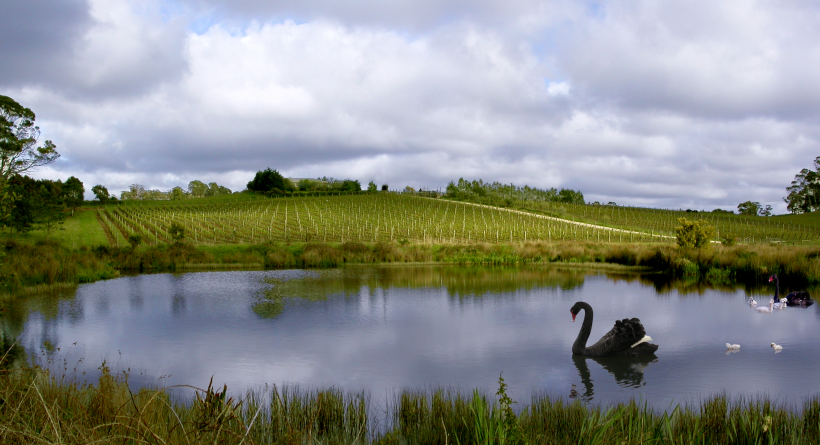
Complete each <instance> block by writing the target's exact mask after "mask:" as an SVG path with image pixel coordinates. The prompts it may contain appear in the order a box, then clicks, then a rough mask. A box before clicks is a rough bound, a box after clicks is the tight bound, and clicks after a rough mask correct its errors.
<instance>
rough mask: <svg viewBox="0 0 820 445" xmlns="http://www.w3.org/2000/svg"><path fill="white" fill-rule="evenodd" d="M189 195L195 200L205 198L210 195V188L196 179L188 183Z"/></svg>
mask: <svg viewBox="0 0 820 445" xmlns="http://www.w3.org/2000/svg"><path fill="white" fill-rule="evenodd" d="M188 193H190V194H191V196H192V197H194V198H203V197H205V195H206V194H207V193H208V186H207V185H205V183H204V182H202V181H198V180H196V179H195V180H193V181H191V182H189V183H188Z"/></svg>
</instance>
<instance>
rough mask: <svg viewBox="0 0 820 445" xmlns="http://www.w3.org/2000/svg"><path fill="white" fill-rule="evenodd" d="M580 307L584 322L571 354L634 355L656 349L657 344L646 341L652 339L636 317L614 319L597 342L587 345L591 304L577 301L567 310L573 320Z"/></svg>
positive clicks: (648, 352) (645, 353) (590, 325)
mask: <svg viewBox="0 0 820 445" xmlns="http://www.w3.org/2000/svg"><path fill="white" fill-rule="evenodd" d="M581 309H583V310H584V323H583V324H582V325H581V332H579V333H578V338H577V339H575V343H573V345H572V353H573V354H577V355H586V356H590V357H636V356H639V355H649V354H654V353H655V351H657V350H658V345H655V344H652V343H648V342H649V341H650V340H652V339H651V338H649V336H648V335H646V330H645V329H644V327H643V325H642V324H641V321H640V320H638V319H637V318H624V319H623V320H618V321H616V322H615V327H613V328H612V330H610V331H609V332H607V333H606V335H604V336H603V337H601V339H600V340H598V343H595V344H594V345H592V346H589V347H587V339H588V338H589V333H590V332H591V331H592V306H590V305H589V304H587V303H584V302H583V301H579V302H577V303H575V304H574V305H573V306H572V309H570V310H569V311H570V313H571V314H572V321H573V322H574V321H575V316H576V315H578V312H580V311H581Z"/></svg>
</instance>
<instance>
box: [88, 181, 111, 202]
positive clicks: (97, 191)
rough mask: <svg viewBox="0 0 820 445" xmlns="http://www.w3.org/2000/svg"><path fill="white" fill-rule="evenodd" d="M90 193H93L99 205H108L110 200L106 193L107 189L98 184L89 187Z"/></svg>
mask: <svg viewBox="0 0 820 445" xmlns="http://www.w3.org/2000/svg"><path fill="white" fill-rule="evenodd" d="M91 192H92V193H94V196H95V197H96V199H97V200H98V201H100V203H101V204H106V203H108V200H109V199H111V195H110V194H109V193H108V189H107V188H106V187H105V186H103V185H100V184H97V185H95V186H94V187H91Z"/></svg>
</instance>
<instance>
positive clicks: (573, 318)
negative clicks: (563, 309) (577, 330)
mask: <svg viewBox="0 0 820 445" xmlns="http://www.w3.org/2000/svg"><path fill="white" fill-rule="evenodd" d="M569 313H570V314H572V322H573V323H575V314H574V313H573V312H572V311H569Z"/></svg>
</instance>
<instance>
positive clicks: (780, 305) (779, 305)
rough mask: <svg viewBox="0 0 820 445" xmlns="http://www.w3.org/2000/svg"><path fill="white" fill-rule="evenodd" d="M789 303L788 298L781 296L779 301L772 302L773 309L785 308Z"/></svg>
mask: <svg viewBox="0 0 820 445" xmlns="http://www.w3.org/2000/svg"><path fill="white" fill-rule="evenodd" d="M788 305H789V300H787V299H785V298H781V299H780V302H779V303H775V304H774V308H775V309H786V307H788Z"/></svg>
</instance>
